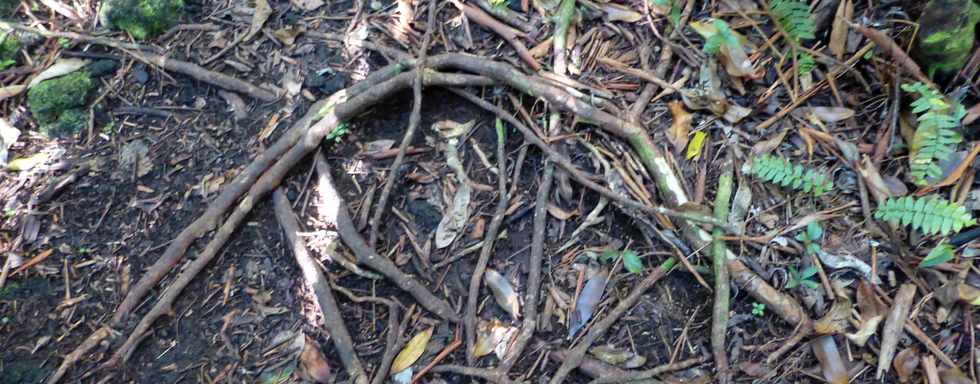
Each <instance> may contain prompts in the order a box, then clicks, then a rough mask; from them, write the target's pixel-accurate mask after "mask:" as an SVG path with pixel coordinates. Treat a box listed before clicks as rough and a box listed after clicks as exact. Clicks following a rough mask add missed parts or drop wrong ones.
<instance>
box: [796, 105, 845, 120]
mask: <svg viewBox="0 0 980 384" xmlns="http://www.w3.org/2000/svg"><path fill="white" fill-rule="evenodd" d="M792 113H793V114H796V115H797V116H800V117H805V116H808V115H811V114H812V115H813V116H815V117H816V118H817V119H819V120H820V121H822V122H824V123H836V122H839V121H843V120H847V119H850V118H852V117H854V110H853V109H850V108H844V107H802V108H797V109H796V110H794V111H793V112H792Z"/></svg>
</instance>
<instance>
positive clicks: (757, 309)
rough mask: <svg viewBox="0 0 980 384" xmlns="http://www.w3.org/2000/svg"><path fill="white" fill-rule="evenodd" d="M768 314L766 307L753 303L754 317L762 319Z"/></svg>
mask: <svg viewBox="0 0 980 384" xmlns="http://www.w3.org/2000/svg"><path fill="white" fill-rule="evenodd" d="M765 314H766V305H765V304H761V303H752V315H753V316H756V317H762V316H765Z"/></svg>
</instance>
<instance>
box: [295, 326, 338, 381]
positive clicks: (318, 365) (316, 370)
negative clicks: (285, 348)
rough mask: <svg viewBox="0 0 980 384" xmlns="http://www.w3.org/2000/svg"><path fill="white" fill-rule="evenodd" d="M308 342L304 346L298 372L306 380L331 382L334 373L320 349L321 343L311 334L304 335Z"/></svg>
mask: <svg viewBox="0 0 980 384" xmlns="http://www.w3.org/2000/svg"><path fill="white" fill-rule="evenodd" d="M303 336H304V337H305V338H306V344H305V345H304V346H303V353H301V354H300V355H299V370H298V371H297V374H299V377H300V378H302V379H303V380H305V381H308V382H313V383H330V382H332V380H333V374H331V373H330V364H328V363H327V358H326V357H325V356H323V351H321V350H320V344H318V343H317V342H316V340H313V338H311V337H310V336H309V335H305V334H304V335H303Z"/></svg>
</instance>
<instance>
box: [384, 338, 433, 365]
mask: <svg viewBox="0 0 980 384" xmlns="http://www.w3.org/2000/svg"><path fill="white" fill-rule="evenodd" d="M434 329H435V328H432V327H430V328H429V329H426V330H424V331H422V332H419V333H416V334H415V336H412V339H411V340H409V341H408V344H405V348H402V350H401V352H398V356H395V361H394V362H392V363H391V373H392V374H395V373H398V372H401V371H404V370H405V368H408V367H410V366H412V364H415V362H416V361H418V359H419V358H420V357H422V353H423V352H425V347H426V346H427V345H429V339H430V338H432V331H433V330H434Z"/></svg>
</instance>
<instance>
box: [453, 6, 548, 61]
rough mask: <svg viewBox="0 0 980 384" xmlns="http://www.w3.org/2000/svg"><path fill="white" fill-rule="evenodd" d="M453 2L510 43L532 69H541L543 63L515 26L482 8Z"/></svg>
mask: <svg viewBox="0 0 980 384" xmlns="http://www.w3.org/2000/svg"><path fill="white" fill-rule="evenodd" d="M453 4H455V5H456V7H458V8H459V10H460V11H463V13H464V14H466V17H467V18H469V19H470V20H473V21H474V22H476V23H477V24H480V25H482V26H484V27H487V29H489V30H491V31H493V32H494V33H496V34H497V35H499V36H500V37H502V38H503V39H504V40H506V41H507V42H508V43H510V45H511V46H512V47H514V51H516V52H517V56H519V57H520V58H521V60H524V62H525V63H527V65H529V66H531V69H533V70H534V71H540V70H541V64H540V63H538V61H537V60H535V59H534V56H532V55H531V52H530V51H528V50H527V46H525V45H524V43H522V42H521V40H520V39H519V38H520V37H523V36H524V33H522V32H518V31H516V30H514V28H511V27H508V26H507V25H505V24H504V23H501V22H500V21H497V19H495V18H493V16H490V15H489V14H487V13H486V12H484V11H483V10H482V9H480V8H477V7H474V6H472V5H470V4H460V3H459V1H453Z"/></svg>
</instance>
